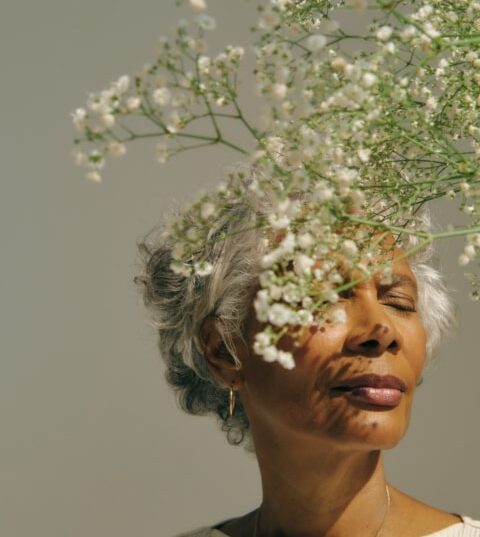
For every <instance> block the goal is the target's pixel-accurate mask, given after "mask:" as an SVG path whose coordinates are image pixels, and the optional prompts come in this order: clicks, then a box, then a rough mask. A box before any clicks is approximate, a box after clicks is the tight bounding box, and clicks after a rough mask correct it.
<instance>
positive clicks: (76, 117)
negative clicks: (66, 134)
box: [72, 108, 87, 132]
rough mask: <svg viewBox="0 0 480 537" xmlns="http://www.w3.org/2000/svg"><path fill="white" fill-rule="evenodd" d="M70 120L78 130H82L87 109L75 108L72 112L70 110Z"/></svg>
mask: <svg viewBox="0 0 480 537" xmlns="http://www.w3.org/2000/svg"><path fill="white" fill-rule="evenodd" d="M72 120H73V124H74V125H75V128H76V129H77V130H78V131H80V132H83V131H84V130H85V126H86V120H87V111H86V110H85V108H77V109H76V110H75V111H74V112H72Z"/></svg>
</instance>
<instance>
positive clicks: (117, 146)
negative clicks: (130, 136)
mask: <svg viewBox="0 0 480 537" xmlns="http://www.w3.org/2000/svg"><path fill="white" fill-rule="evenodd" d="M108 152H109V153H110V155H112V156H114V157H121V156H122V155H125V153H126V152H127V147H126V145H125V144H122V143H120V142H110V143H109V144H108Z"/></svg>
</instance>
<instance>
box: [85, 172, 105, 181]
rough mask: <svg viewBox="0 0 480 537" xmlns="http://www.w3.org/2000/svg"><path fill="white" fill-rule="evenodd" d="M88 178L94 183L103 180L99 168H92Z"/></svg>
mask: <svg viewBox="0 0 480 537" xmlns="http://www.w3.org/2000/svg"><path fill="white" fill-rule="evenodd" d="M87 179H88V180H89V181H93V182H94V183H100V182H101V180H102V177H101V175H100V174H99V173H98V171H97V170H92V171H91V172H88V173H87Z"/></svg>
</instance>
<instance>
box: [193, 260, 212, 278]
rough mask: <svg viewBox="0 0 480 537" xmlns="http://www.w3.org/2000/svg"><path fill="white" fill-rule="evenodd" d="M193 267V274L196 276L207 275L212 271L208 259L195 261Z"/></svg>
mask: <svg viewBox="0 0 480 537" xmlns="http://www.w3.org/2000/svg"><path fill="white" fill-rule="evenodd" d="M194 269H195V274H197V275H198V276H208V275H210V274H211V273H212V271H213V265H212V264H211V263H209V262H208V261H200V262H199V263H195V266H194Z"/></svg>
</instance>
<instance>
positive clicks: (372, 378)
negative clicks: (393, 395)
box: [334, 374, 407, 392]
mask: <svg viewBox="0 0 480 537" xmlns="http://www.w3.org/2000/svg"><path fill="white" fill-rule="evenodd" d="M358 387H362V388H367V387H368V388H391V389H394V390H400V391H401V392H406V391H407V386H406V384H405V382H403V380H401V379H399V378H398V377H395V376H393V375H375V374H368V375H359V376H358V377H351V378H349V379H346V380H343V381H341V382H339V383H338V384H336V385H335V387H334V389H340V390H342V389H343V390H350V389H352V388H358Z"/></svg>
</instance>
